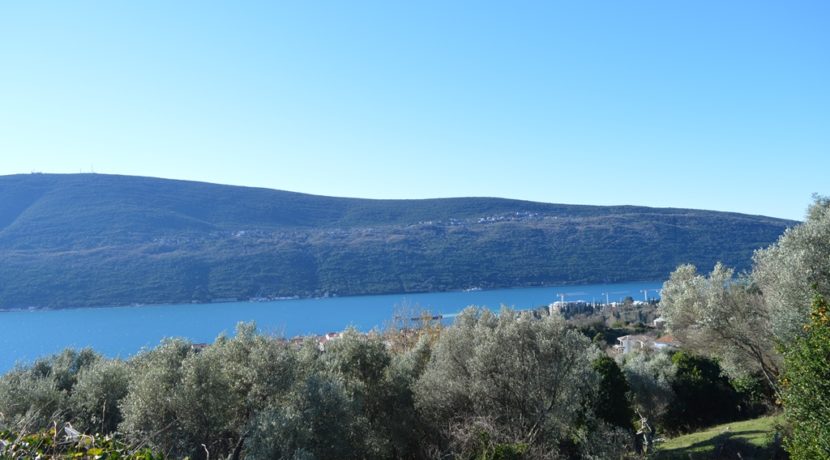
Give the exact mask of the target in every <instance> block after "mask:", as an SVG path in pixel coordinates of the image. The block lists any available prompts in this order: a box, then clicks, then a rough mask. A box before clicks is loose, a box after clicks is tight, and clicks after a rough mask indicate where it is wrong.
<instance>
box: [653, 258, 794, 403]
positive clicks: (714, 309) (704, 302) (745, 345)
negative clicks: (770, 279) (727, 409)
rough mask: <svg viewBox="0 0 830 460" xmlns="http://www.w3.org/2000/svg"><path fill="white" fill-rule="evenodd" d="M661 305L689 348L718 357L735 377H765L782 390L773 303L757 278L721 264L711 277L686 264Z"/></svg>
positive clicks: (666, 290) (667, 285) (674, 276)
mask: <svg viewBox="0 0 830 460" xmlns="http://www.w3.org/2000/svg"><path fill="white" fill-rule="evenodd" d="M660 304H661V305H660V308H661V310H662V314H663V316H664V317H665V318H666V323H667V325H668V327H669V329H670V330H671V331H672V333H673V334H674V335H675V336H676V337H677V338H678V339H679V340H680V342H681V343H683V345H684V347H686V348H688V349H690V350H692V351H694V352H695V353H698V354H701V355H704V356H708V357H712V358H717V359H718V360H719V361H720V363H721V365H722V367H723V369H724V371H725V372H727V373H728V374H729V375H730V376H732V377H744V376H746V375H754V374H757V373H761V374H762V375H763V376H764V377H765V380H766V382H767V384H768V385H769V387H770V388H771V389H772V390H773V391H777V389H778V384H777V381H778V375H779V372H780V361H781V357H780V354H779V353H778V352H777V350H776V341H775V337H774V336H773V334H772V319H771V315H770V312H769V310H768V308H767V304H766V302H765V301H764V298H763V295H762V293H761V291H760V290H759V289H757V287H756V286H754V285H753V283H752V281H751V279H749V278H748V277H735V275H734V271H733V270H732V269H730V268H728V267H725V266H724V265H721V264H717V265H715V268H714V269H713V270H712V272H711V273H709V275H708V276H704V275H701V274H698V272H697V270H696V268H695V267H694V266H693V265H681V266H680V267H678V268H677V270H675V271H674V272H673V273H672V274H671V276H670V277H669V280H668V281H666V283H665V284H664V285H663V292H662V299H661V301H660Z"/></svg>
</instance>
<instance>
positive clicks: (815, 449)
mask: <svg viewBox="0 0 830 460" xmlns="http://www.w3.org/2000/svg"><path fill="white" fill-rule="evenodd" d="M804 332H805V335H804V337H802V338H799V339H797V340H796V341H795V343H794V344H793V346H792V347H790V348H789V349H788V350H787V351H785V353H784V359H785V363H786V371H785V373H784V377H783V383H784V385H783V387H784V392H783V402H784V414H785V415H786V418H787V421H788V422H789V423H790V424H791V425H792V426H791V428H792V432H791V434H790V435H789V436H788V437H787V439H786V442H785V446H786V448H787V450H788V451H789V453H790V455H791V456H792V458H794V459H827V458H830V305H828V302H827V300H825V298H824V297H822V296H821V295H816V296H815V298H814V299H813V302H812V313H811V320H810V323H809V324H808V325H806V326H804Z"/></svg>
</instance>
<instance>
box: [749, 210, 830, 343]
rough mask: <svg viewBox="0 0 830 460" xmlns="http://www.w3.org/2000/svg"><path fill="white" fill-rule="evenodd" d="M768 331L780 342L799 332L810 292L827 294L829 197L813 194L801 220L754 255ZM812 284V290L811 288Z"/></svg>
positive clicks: (829, 291) (829, 288) (829, 280)
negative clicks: (767, 319)
mask: <svg viewBox="0 0 830 460" xmlns="http://www.w3.org/2000/svg"><path fill="white" fill-rule="evenodd" d="M753 261H754V265H753V270H752V278H753V280H754V281H755V282H756V283H757V285H758V286H759V288H760V289H761V291H762V292H763V295H764V301H765V304H766V305H765V307H766V310H767V311H768V312H769V316H770V320H771V328H772V334H773V335H774V337H775V338H776V339H777V340H778V341H779V342H780V343H781V344H783V345H787V344H789V343H790V342H792V341H793V340H794V339H795V338H797V337H799V336H801V335H803V330H802V326H803V325H804V324H805V323H806V322H807V321H808V320H809V316H810V302H811V300H812V296H813V293H814V292H818V293H819V294H821V295H823V296H825V297H830V198H829V197H819V196H816V197H814V201H813V203H812V205H811V206H810V208H809V210H808V212H807V219H806V220H805V221H804V223H802V224H800V225H797V226H795V227H793V228H791V229H788V230H787V231H786V232H785V233H784V234H783V235H782V236H781V238H779V239H778V242H777V243H775V244H773V245H772V246H770V247H769V248H767V249H763V250H759V251H757V252H756V253H755V256H754V260H753ZM813 286H815V291H814V290H813V289H812V288H813Z"/></svg>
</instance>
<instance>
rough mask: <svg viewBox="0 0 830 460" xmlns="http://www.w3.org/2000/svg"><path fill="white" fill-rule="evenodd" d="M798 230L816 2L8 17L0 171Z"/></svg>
mask: <svg viewBox="0 0 830 460" xmlns="http://www.w3.org/2000/svg"><path fill="white" fill-rule="evenodd" d="M90 170H94V171H95V172H98V173H114V174H130V175H146V176H157V177H168V178H177V179H191V180H201V181H209V182H218V183H225V184H236V185H250V186H261V187H268V188H277V189H284V190H293V191H301V192H307V193H315V194H325V195H335V196H356V197H367V198H425V197H447V196H500V197H508V198H519V199H527V200H536V201H545V202H558V203H580V204H637V205H647V206H672V207H690V208H703V209H716V210H728V211H737V212H745V213H752V214H765V215H771V216H776V217H786V218H793V219H801V218H803V216H804V211H805V209H806V207H807V205H808V204H809V203H810V201H811V198H810V195H811V194H812V193H814V192H817V193H820V194H830V181H828V172H830V2H827V1H825V0H817V1H799V0H792V1H759V0H753V1H732V0H730V1H724V0H717V1H701V0H696V1H665V0H661V1H650V2H645V1H589V0H586V1H569V2H555V1H543V2H530V1H511V2H498V3H496V2H484V1H470V2H461V1H446V0H440V1H435V2H429V1H417V2H403V1H388V0H384V1H379V2H361V1H298V2H291V3H278V2H272V1H268V2H262V3H257V2H235V1H228V2H222V3H213V2H208V1H184V0H183V1H168V0H164V1H157V2H156V1H136V2H83V1H66V2H38V1H31V2H29V1H21V2H3V3H0V174H14V173H28V172H30V171H42V172H61V173H69V172H79V171H85V172H86V171H90Z"/></svg>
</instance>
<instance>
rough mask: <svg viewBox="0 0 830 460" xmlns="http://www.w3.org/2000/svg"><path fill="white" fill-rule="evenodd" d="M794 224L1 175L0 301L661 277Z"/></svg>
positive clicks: (48, 302)
mask: <svg viewBox="0 0 830 460" xmlns="http://www.w3.org/2000/svg"><path fill="white" fill-rule="evenodd" d="M793 224H794V222H792V221H787V220H781V219H774V218H768V217H762V216H748V215H742V214H734V213H723V212H713V211H697V210H687V209H655V208H645V207H634V206H603V207H600V206H574V205H559V204H546V203H535V202H527V201H516V200H506V199H498V198H450V199H432V200H363V199H351V198H331V197H322V196H314V195H306V194H300V193H292V192H285V191H277V190H267V189H256V188H247V187H234V186H224V185H215V184H206V183H198V182H185V181H175V180H166V179H153V178H145V177H130V176H111V175H98V174H78V175H45V174H33V175H16V176H3V177H0V307H4V308H16V307H26V306H41V307H68V306H86V305H117V304H130V303H136V302H138V303H156V302H189V301H209V300H211V299H221V298H248V297H253V296H293V295H299V296H311V295H322V294H324V293H330V294H337V295H352V294H377V293H390V292H411V291H431V290H449V289H461V288H467V287H471V286H481V287H505V286H530V285H543V284H561V283H576V282H615V281H632V280H644V279H659V278H662V277H665V276H666V275H668V273H669V272H670V271H671V270H673V269H674V268H675V267H676V266H677V265H678V264H680V263H686V262H689V263H694V264H696V265H698V266H700V267H703V268H709V267H711V266H712V265H713V264H714V263H715V262H716V261H723V262H725V263H728V264H730V265H733V266H737V267H738V268H745V267H748V264H749V262H750V257H751V255H752V251H753V250H754V249H756V248H759V247H762V246H766V245H768V244H770V243H772V242H773V241H775V239H776V238H777V237H778V236H779V235H780V234H781V233H782V232H783V231H784V229H785V228H786V227H788V226H791V225H793Z"/></svg>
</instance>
